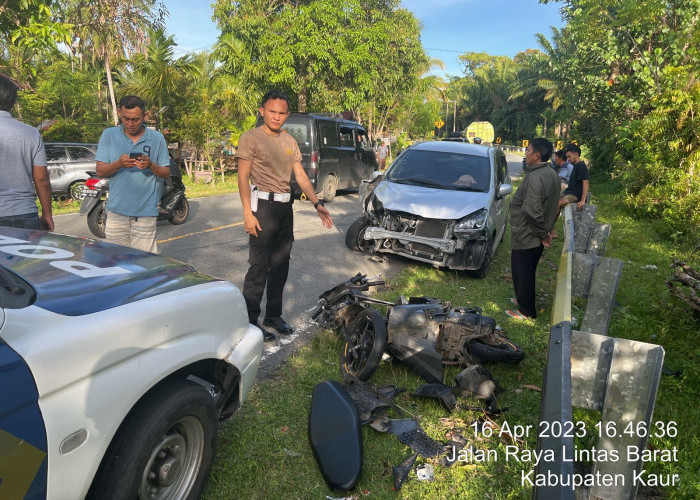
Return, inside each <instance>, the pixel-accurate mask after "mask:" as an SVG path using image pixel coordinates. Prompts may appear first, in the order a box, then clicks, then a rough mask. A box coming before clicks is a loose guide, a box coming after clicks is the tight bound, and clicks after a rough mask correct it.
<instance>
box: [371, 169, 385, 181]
mask: <svg viewBox="0 0 700 500" xmlns="http://www.w3.org/2000/svg"><path fill="white" fill-rule="evenodd" d="M383 175H384V173H383V172H381V171H380V170H375V171H374V172H372V175H370V177H369V180H370V181H373V180H374V179H376V178H377V177H381V176H383Z"/></svg>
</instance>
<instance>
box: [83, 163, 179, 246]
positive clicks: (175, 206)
mask: <svg viewBox="0 0 700 500" xmlns="http://www.w3.org/2000/svg"><path fill="white" fill-rule="evenodd" d="M90 174H91V177H90V178H89V179H88V180H87V181H85V198H83V202H82V204H81V205H80V215H87V224H88V228H89V229H90V232H91V233H92V234H94V235H95V236H97V237H98V238H104V237H105V223H106V221H107V212H106V211H105V203H106V202H107V198H108V197H109V179H108V178H102V177H98V176H97V175H96V174H95V172H90ZM158 212H159V213H158V220H167V221H169V222H170V223H171V224H175V225H177V224H182V223H183V222H185V221H186V220H187V217H188V216H189V214H190V204H189V202H188V201H187V198H186V197H185V185H184V184H183V183H182V172H181V171H180V167H179V166H178V165H177V164H176V163H175V162H172V163H171V164H170V177H169V178H167V179H165V190H164V191H163V194H162V195H161V197H160V203H159V204H158Z"/></svg>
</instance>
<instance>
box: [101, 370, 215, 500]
mask: <svg viewBox="0 0 700 500" xmlns="http://www.w3.org/2000/svg"><path fill="white" fill-rule="evenodd" d="M217 422H218V417H217V412H216V405H215V401H214V398H213V397H212V396H211V394H210V393H209V392H208V391H207V390H206V389H205V388H204V387H202V386H201V385H199V384H197V383H194V382H191V381H189V380H177V381H174V382H171V383H169V384H167V385H165V386H163V387H162V388H161V389H160V390H158V391H157V392H156V393H155V394H153V395H152V396H147V399H145V400H143V401H142V402H140V403H139V404H138V405H137V406H136V407H135V408H134V410H133V411H132V412H131V413H130V414H129V416H128V417H127V418H126V420H125V421H124V422H123V424H122V425H121V427H120V428H119V431H118V432H117V433H116V435H115V436H114V439H113V440H112V444H111V445H110V447H109V449H108V450H107V453H106V454H105V457H104V459H103V460H102V463H101V464H100V469H99V470H98V473H97V475H96V476H95V480H94V481H93V484H92V486H91V487H90V492H89V494H88V497H87V498H89V499H100V500H103V499H105V500H133V499H135V498H156V499H168V500H176V499H177V500H195V499H198V498H199V497H200V494H201V492H202V489H203V488H204V483H205V481H206V479H207V476H208V475H209V470H210V468H211V462H212V459H213V457H214V446H215V439H216V428H217Z"/></svg>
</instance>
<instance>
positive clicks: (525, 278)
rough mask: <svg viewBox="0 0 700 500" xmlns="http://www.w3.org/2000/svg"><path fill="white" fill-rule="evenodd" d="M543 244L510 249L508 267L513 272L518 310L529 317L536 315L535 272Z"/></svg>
mask: <svg viewBox="0 0 700 500" xmlns="http://www.w3.org/2000/svg"><path fill="white" fill-rule="evenodd" d="M543 251H544V245H540V246H538V247H535V248H528V249H526V250H511V252H510V267H511V269H512V273H513V288H514V289H515V298H516V300H517V301H518V310H519V311H520V312H521V313H523V314H524V315H525V316H529V317H530V318H536V317H537V307H536V306H535V274H536V271H537V264H539V262H540V257H542V252H543Z"/></svg>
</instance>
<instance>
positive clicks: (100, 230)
mask: <svg viewBox="0 0 700 500" xmlns="http://www.w3.org/2000/svg"><path fill="white" fill-rule="evenodd" d="M87 225H88V229H90V232H91V233H92V234H94V235H95V236H97V237H98V238H104V237H105V226H106V225H107V212H106V211H105V202H104V201H100V202H98V203H97V205H95V208H93V209H92V211H91V212H90V213H89V214H88V216H87Z"/></svg>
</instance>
